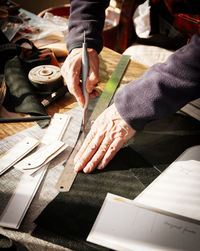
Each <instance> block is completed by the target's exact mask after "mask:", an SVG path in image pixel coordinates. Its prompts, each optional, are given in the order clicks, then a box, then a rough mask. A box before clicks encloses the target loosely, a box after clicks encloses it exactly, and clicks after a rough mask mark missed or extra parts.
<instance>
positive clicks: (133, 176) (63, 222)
mask: <svg viewBox="0 0 200 251" xmlns="http://www.w3.org/2000/svg"><path fill="white" fill-rule="evenodd" d="M197 144H200V123H199V122H198V121H196V120H194V119H193V118H190V117H186V116H183V115H179V114H175V115H173V116H171V117H169V118H167V119H163V120H160V121H155V122H152V123H150V124H149V125H147V126H146V127H145V129H144V130H143V131H141V132H139V133H137V134H136V136H135V137H134V138H133V140H132V141H131V142H130V143H129V145H128V146H126V147H124V148H123V149H121V150H120V151H119V153H118V154H117V155H116V157H115V158H114V159H113V160H112V161H111V162H110V164H109V165H108V166H107V167H106V169H104V170H102V171H96V172H94V173H92V174H84V173H78V175H77V177H76V179H75V182H74V184H73V186H72V188H71V190H70V191H69V192H64V193H59V194H58V196H57V197H56V198H55V199H54V200H53V201H52V202H51V203H50V204H49V205H48V206H47V207H46V208H45V209H44V211H43V212H42V213H41V215H40V216H39V217H38V218H37V220H36V224H37V227H36V229H35V231H34V232H33V235H34V236H36V237H38V238H42V239H45V240H47V241H50V242H53V243H56V244H58V245H61V246H65V247H68V248H70V249H72V250H76V251H79V250H80V251H84V250H104V248H103V247H100V246H97V245H94V244H91V243H89V242H86V238H87V236H88V234H89V232H90V230H91V228H92V225H93V223H94V221H95V219H96V216H97V214H98V212H99V210H100V208H101V206H102V203H103V201H104V199H105V196H106V194H107V193H108V192H110V193H113V194H116V195H120V196H123V197H126V198H129V199H134V198H135V197H136V196H137V195H138V194H139V193H140V192H141V191H142V190H143V189H144V188H145V187H146V186H147V185H148V184H150V183H151V182H152V181H153V180H154V179H155V178H156V177H157V176H158V175H159V174H160V172H161V171H163V170H164V169H165V168H166V167H167V166H169V165H170V164H171V163H172V162H173V161H174V160H175V159H176V158H177V157H178V156H179V155H180V154H181V153H182V152H183V151H184V150H185V149H187V148H188V147H190V146H193V145H197Z"/></svg>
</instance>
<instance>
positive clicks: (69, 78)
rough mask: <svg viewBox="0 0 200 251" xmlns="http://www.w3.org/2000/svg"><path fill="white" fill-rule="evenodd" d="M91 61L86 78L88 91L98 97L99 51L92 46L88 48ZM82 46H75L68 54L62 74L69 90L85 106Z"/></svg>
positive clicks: (91, 95)
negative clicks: (81, 78) (81, 76)
mask: <svg viewBox="0 0 200 251" xmlns="http://www.w3.org/2000/svg"><path fill="white" fill-rule="evenodd" d="M87 53H88V61H89V74H88V78H87V80H86V83H85V86H86V91H87V92H88V93H89V96H90V97H96V96H97V95H98V92H97V91H95V90H94V87H95V86H96V85H97V82H98V79H99V57H98V53H97V52H96V51H95V50H94V49H91V48H88V49H87ZM81 58H82V48H75V49H73V50H72V51H71V53H70V54H69V55H68V56H67V58H66V60H65V62H64V64H63V65H62V67H61V73H62V76H63V78H64V80H65V82H66V84H67V87H68V90H69V92H70V93H71V94H73V95H74V96H75V98H76V100H77V101H78V103H79V105H81V106H82V107H83V106H84V102H85V101H84V96H83V93H82V88H81V84H80V73H81Z"/></svg>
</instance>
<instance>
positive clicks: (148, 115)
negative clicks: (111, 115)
mask: <svg viewBox="0 0 200 251" xmlns="http://www.w3.org/2000/svg"><path fill="white" fill-rule="evenodd" d="M133 71H134V69H133ZM198 97H200V35H194V36H193V37H192V39H191V41H190V43H189V44H187V45H185V46H184V47H182V48H180V49H179V50H177V51H176V52H175V53H174V54H172V55H171V56H170V57H169V58H168V60H167V61H166V62H165V63H158V64H155V65H154V66H152V67H150V68H149V69H148V70H147V71H146V72H145V73H144V74H143V75H142V76H141V78H139V79H137V80H135V81H133V82H130V83H129V84H128V85H126V86H124V87H123V88H122V89H121V90H119V91H118V92H117V94H116V95H115V99H114V102H115V105H116V108H117V110H118V112H119V113H120V115H121V116H122V118H123V119H124V120H125V121H126V122H127V123H128V124H129V125H130V126H131V127H132V128H134V129H135V130H141V129H143V128H144V126H145V124H146V123H147V122H149V121H152V120H156V119H160V118H164V117H167V116H169V115H171V114H173V113H174V112H176V111H178V110H179V109H180V108H181V107H183V106H184V105H185V104H187V103H188V102H189V101H192V100H194V99H196V98H198Z"/></svg>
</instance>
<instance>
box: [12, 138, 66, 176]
mask: <svg viewBox="0 0 200 251" xmlns="http://www.w3.org/2000/svg"><path fill="white" fill-rule="evenodd" d="M66 147H67V145H65V144H64V142H62V141H59V140H56V141H54V142H52V143H51V144H49V145H45V146H43V147H41V148H40V149H39V150H38V151H36V152H34V153H33V154H31V155H29V156H28V157H26V158H25V159H23V160H21V161H20V162H18V163H17V164H15V165H14V167H15V168H16V169H18V170H20V171H22V172H23V171H24V170H31V169H34V170H33V172H35V171H36V169H38V168H40V167H42V166H44V165H45V164H47V163H48V162H49V161H51V160H52V159H53V158H55V157H56V156H57V155H58V154H59V153H61V152H62V151H63V150H65V149H66Z"/></svg>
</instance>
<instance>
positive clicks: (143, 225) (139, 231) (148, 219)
mask: <svg viewBox="0 0 200 251" xmlns="http://www.w3.org/2000/svg"><path fill="white" fill-rule="evenodd" d="M199 240H200V226H199V225H196V224H193V223H189V222H186V221H182V220H179V219H176V218H174V217H170V216H166V215H162V214H159V213H156V212H153V211H151V210H147V209H144V208H140V207H138V206H136V205H135V204H134V202H133V201H132V200H128V199H125V198H123V197H120V196H117V195H113V194H107V196H106V199H105V201H104V203H103V205H102V208H101V210H100V212H99V214H98V216H97V219H96V221H95V223H94V225H93V227H92V230H91V232H90V233H89V236H88V238H87V241H89V242H93V243H96V244H98V245H101V246H105V247H108V248H111V249H114V250H120V251H172V250H173V251H178V250H179V251H181V250H185V251H186V250H188V251H199V250H200V241H199Z"/></svg>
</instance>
